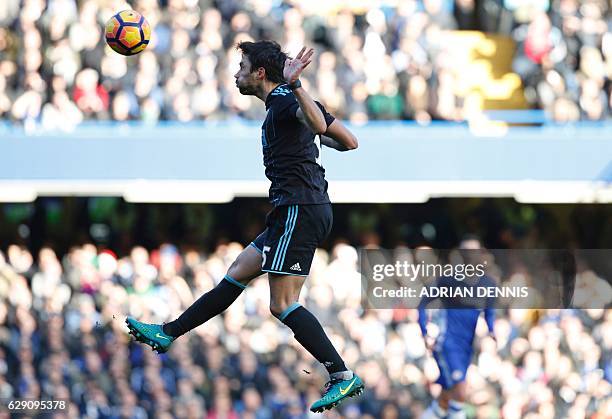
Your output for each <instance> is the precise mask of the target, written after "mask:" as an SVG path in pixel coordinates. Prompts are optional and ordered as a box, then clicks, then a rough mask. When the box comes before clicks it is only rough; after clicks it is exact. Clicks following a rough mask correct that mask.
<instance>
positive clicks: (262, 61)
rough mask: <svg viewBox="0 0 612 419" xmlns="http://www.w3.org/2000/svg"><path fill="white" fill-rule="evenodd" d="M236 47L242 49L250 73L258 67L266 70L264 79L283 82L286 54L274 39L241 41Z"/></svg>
mask: <svg viewBox="0 0 612 419" xmlns="http://www.w3.org/2000/svg"><path fill="white" fill-rule="evenodd" d="M236 48H238V49H239V50H241V51H242V53H243V54H244V55H246V56H247V57H248V58H249V61H250V62H251V73H252V72H253V71H255V70H257V69H258V68H260V67H263V68H264V69H265V70H266V79H268V80H269V81H271V82H274V83H283V82H284V81H285V79H284V78H283V68H284V67H285V60H286V59H287V54H285V53H284V52H283V51H282V50H281V46H280V45H279V44H278V43H276V42H274V41H257V42H250V41H243V42H240V43H239V44H238V45H237V46H236Z"/></svg>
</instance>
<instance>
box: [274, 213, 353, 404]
mask: <svg viewBox="0 0 612 419" xmlns="http://www.w3.org/2000/svg"><path fill="white" fill-rule="evenodd" d="M267 225H268V229H269V234H268V235H267V236H266V245H265V246H264V247H263V253H264V255H263V266H262V271H264V272H268V277H269V278H270V310H271V311H272V313H273V314H274V316H276V317H277V318H278V319H279V320H280V321H282V322H283V323H284V324H285V325H287V326H288V327H289V328H290V329H291V330H292V331H293V333H294V335H295V338H296V340H297V341H298V342H299V343H300V344H301V345H302V346H303V347H304V348H305V349H306V350H307V351H308V352H310V353H311V354H312V356H314V357H315V358H316V359H317V361H319V362H321V363H322V364H323V365H324V366H325V368H327V371H328V372H329V375H330V380H329V382H328V383H327V384H326V389H325V392H324V395H323V397H322V398H321V399H320V400H318V401H316V402H315V403H314V404H313V405H312V406H311V408H310V410H311V411H313V412H322V411H324V410H327V409H331V408H332V407H334V406H336V405H338V404H339V403H340V402H342V400H344V399H345V398H347V397H352V396H355V395H357V394H360V393H361V392H362V391H363V382H362V381H361V379H360V378H359V377H357V375H355V374H353V372H352V371H350V370H349V369H348V368H347V367H346V365H345V364H344V361H343V360H342V358H341V357H340V355H339V354H338V352H337V351H336V349H335V348H334V346H333V345H332V343H331V341H330V340H329V338H328V337H327V335H326V334H325V331H324V330H323V327H322V326H321V324H320V323H319V321H318V320H317V319H316V318H315V317H314V316H313V315H312V313H310V311H308V310H307V309H306V308H304V307H302V306H301V305H300V304H299V303H298V299H299V296H300V291H301V289H302V285H303V284H304V281H305V279H306V277H307V276H308V274H309V273H310V265H311V264H312V259H313V257H314V253H315V250H316V248H317V246H318V245H319V244H320V243H321V242H322V241H323V240H324V239H325V238H326V237H327V235H328V234H329V231H330V229H331V225H332V210H331V205H330V204H321V205H290V206H283V207H278V208H275V209H274V211H273V212H272V213H271V214H270V216H269V217H268V220H267Z"/></svg>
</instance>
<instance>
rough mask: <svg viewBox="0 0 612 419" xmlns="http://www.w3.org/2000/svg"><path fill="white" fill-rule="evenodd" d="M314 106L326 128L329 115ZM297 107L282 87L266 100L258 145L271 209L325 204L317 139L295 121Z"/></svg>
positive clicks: (323, 181)
mask: <svg viewBox="0 0 612 419" xmlns="http://www.w3.org/2000/svg"><path fill="white" fill-rule="evenodd" d="M317 105H319V108H320V109H321V110H322V111H323V114H324V115H325V120H326V122H327V125H328V126H329V124H331V122H332V121H333V120H334V118H333V116H331V115H330V114H328V113H327V112H326V111H325V109H324V108H323V107H322V105H320V104H319V103H317ZM298 107H299V105H298V102H297V99H296V98H295V95H294V94H293V92H292V91H291V90H290V89H289V87H287V85H286V84H281V85H279V86H277V87H276V88H275V89H274V90H272V92H270V94H269V95H268V97H267V98H266V110H267V111H268V114H267V115H266V119H265V121H264V123H263V125H262V126H261V143H262V147H263V163H264V166H265V167H266V177H267V178H268V179H270V182H272V184H271V185H270V202H271V203H272V204H273V205H274V206H280V205H295V204H326V203H329V197H328V196H327V181H326V180H325V169H323V166H322V165H321V164H320V157H321V140H320V138H319V136H318V135H315V133H314V132H312V131H311V130H310V128H309V127H308V126H307V125H305V124H303V123H302V122H301V121H300V120H299V119H297V117H296V115H295V113H296V111H297V109H298Z"/></svg>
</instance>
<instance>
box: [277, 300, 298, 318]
mask: <svg viewBox="0 0 612 419" xmlns="http://www.w3.org/2000/svg"><path fill="white" fill-rule="evenodd" d="M298 307H301V304H300V303H293V304H291V305H290V306H289V307H287V308H286V309H285V311H283V312H282V313H281V314H280V316H278V318H279V319H280V321H281V322H282V321H283V320H285V319H286V318H287V316H288V315H290V314H291V313H292V312H293V311H294V310H295V309H297V308H298Z"/></svg>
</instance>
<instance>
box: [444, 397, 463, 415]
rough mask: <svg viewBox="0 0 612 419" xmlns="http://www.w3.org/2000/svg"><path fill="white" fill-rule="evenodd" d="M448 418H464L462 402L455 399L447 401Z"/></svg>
mask: <svg viewBox="0 0 612 419" xmlns="http://www.w3.org/2000/svg"><path fill="white" fill-rule="evenodd" d="M448 419H465V412H464V411H463V403H461V402H458V401H456V400H450V401H449V402H448Z"/></svg>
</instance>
